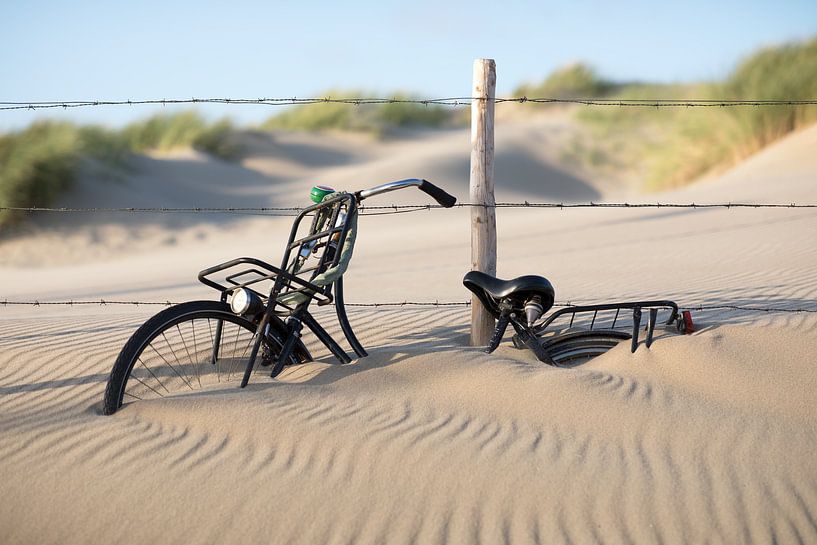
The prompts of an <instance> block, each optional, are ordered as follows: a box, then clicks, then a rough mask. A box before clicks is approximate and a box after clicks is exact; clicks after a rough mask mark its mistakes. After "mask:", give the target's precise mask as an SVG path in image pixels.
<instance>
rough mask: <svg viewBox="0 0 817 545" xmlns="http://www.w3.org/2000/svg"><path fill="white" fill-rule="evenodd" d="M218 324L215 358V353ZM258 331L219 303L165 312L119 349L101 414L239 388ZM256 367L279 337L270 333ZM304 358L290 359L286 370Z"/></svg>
mask: <svg viewBox="0 0 817 545" xmlns="http://www.w3.org/2000/svg"><path fill="white" fill-rule="evenodd" d="M219 322H220V323H221V324H222V327H221V335H220V337H219V343H218V351H217V354H218V356H217V357H216V358H215V361H214V362H213V358H212V356H213V347H214V345H215V344H216V343H215V339H216V337H217V336H218V329H217V324H218V323H219ZM256 330H257V325H256V324H255V323H253V322H251V321H249V320H247V319H245V318H243V317H241V316H237V315H236V314H234V313H233V312H232V311H231V310H230V307H229V305H227V304H226V303H222V302H220V301H190V302H187V303H181V304H178V305H174V306H172V307H170V308H167V309H165V310H163V311H161V312H159V313H158V314H156V315H155V316H153V317H152V318H150V319H149V320H147V321H146V322H145V323H144V324H142V325H141V326H140V327H139V328H138V329H137V330H136V331H135V332H134V333H133V335H131V337H130V339H128V341H127V342H126V343H125V345H124V346H123V347H122V350H121V351H120V352H119V356H118V357H117V358H116V362H115V363H114V365H113V368H112V369H111V374H110V377H109V379H108V384H107V385H106V387H105V395H104V399H103V404H102V413H103V414H105V415H111V414H114V413H115V412H116V411H117V410H118V409H119V408H120V407H121V406H122V404H123V401H124V398H125V397H128V398H129V399H133V400H146V399H157V398H162V397H168V396H170V395H173V394H176V393H179V392H183V391H188V392H189V391H196V390H201V389H204V388H207V387H210V386H212V385H214V384H216V385H218V384H229V383H235V384H238V383H240V381H241V378H242V375H243V373H244V368H245V365H246V362H247V358H248V357H249V353H250V351H251V350H252V344H253V343H252V341H253V338H254V336H255V332H256ZM267 339H268V341H270V340H271V341H272V344H270V342H268V341H265V343H264V345H262V347H263V348H264V350H263V352H264V354H263V355H262V352H259V357H258V360H257V364H256V373H259V374H260V373H261V372H264V373H265V374H266V373H268V372H269V371H268V370H266V371H261V370H259V369H262V370H263V368H262V367H261V366H260V365H258V364H259V363H261V364H263V363H264V362H263V359H264V358H266V359H267V361H269V360H270V359H274V357H275V350H276V349H277V350H278V351H279V352H280V348H281V345H282V344H283V343H282V340H281V336H280V334H278V332H276V331H274V330H270V331H269V332H268V335H267ZM302 359H303V358H302V357H300V355H299V354H297V353H293V355H292V356H290V358H289V361H288V362H287V363H288V364H294V363H298V361H301V360H302Z"/></svg>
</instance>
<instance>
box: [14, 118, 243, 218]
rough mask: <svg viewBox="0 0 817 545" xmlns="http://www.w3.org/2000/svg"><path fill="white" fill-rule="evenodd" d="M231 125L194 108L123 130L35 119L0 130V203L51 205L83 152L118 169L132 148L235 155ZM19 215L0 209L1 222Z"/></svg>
mask: <svg viewBox="0 0 817 545" xmlns="http://www.w3.org/2000/svg"><path fill="white" fill-rule="evenodd" d="M233 132H234V129H233V126H232V124H231V123H230V122H229V121H228V120H222V121H218V122H216V123H207V122H206V121H205V120H204V119H203V118H202V117H200V116H199V115H198V114H196V113H194V112H183V113H180V114H176V115H172V116H154V117H151V118H150V119H147V120H146V121H139V122H136V123H132V124H130V125H128V126H127V127H125V128H124V129H122V130H119V131H117V130H112V129H106V128H103V127H99V126H96V125H91V126H82V127H78V126H76V125H73V124H71V123H56V122H50V121H47V122H38V123H34V124H32V125H31V126H29V127H28V128H26V129H24V130H22V131H19V132H16V133H11V134H6V135H0V206H3V207H31V206H50V205H51V204H53V202H54V201H55V199H56V198H57V197H58V196H59V195H61V194H62V193H63V192H64V191H66V190H67V189H69V188H70V187H71V185H73V184H74V182H75V179H76V176H77V171H78V169H79V165H80V163H81V161H82V158H83V157H91V158H93V159H96V160H97V161H100V162H102V163H105V164H108V165H112V166H114V167H118V168H125V167H126V166H127V159H128V156H129V155H130V154H131V153H132V152H143V151H147V150H154V149H159V150H167V149H172V148H176V147H187V146H189V147H193V148H194V149H197V150H200V151H203V152H205V153H208V154H210V155H213V156H215V157H219V158H222V159H228V160H231V159H235V158H237V157H238V155H239V149H238V147H237V146H236V144H234V142H233V139H232V133H233ZM21 217H22V214H21V213H17V212H15V211H9V210H0V226H3V225H9V224H11V223H13V222H15V221H17V220H18V219H20V218H21Z"/></svg>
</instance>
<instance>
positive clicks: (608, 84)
mask: <svg viewBox="0 0 817 545" xmlns="http://www.w3.org/2000/svg"><path fill="white" fill-rule="evenodd" d="M619 86H620V85H618V84H616V83H613V82H612V81H609V80H606V79H604V78H602V77H601V76H600V75H599V74H598V72H596V70H595V68H593V67H592V66H590V65H587V64H584V63H573V64H569V65H567V66H565V67H562V68H559V69H557V70H555V71H554V72H553V73H551V74H550V75H549V76H548V77H547V78H545V80H544V81H542V82H541V83H537V84H525V85H521V86H519V87H517V88H516V89H514V96H517V97H521V96H525V97H528V98H567V99H570V98H591V97H592V98H600V97H603V96H606V95H608V94H610V93H611V92H613V91H615V90H616V89H617V88H618V87H619Z"/></svg>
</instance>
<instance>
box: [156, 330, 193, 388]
mask: <svg viewBox="0 0 817 545" xmlns="http://www.w3.org/2000/svg"><path fill="white" fill-rule="evenodd" d="M162 338H163V339H164V340H165V343H166V344H167V347H168V348H170V353H171V354H173V358H174V359H175V360H176V365H178V366H179V369H184V364H183V363H182V362H181V360H179V356H177V355H176V351H175V350H174V349H173V345H172V344H170V341H168V340H167V336H166V335H165V332H164V331H162ZM165 361H167V360H165ZM167 364H168V365H170V362H167ZM170 368H171V369H173V370H174V371H175V370H176V369H175V368H174V367H173V366H172V365H170ZM179 377H180V378H181V379H182V380H183V381H184V383H185V384H187V386H188V387H189V388H190V389H191V390H194V389H195V388H193V385H192V384H190V381H189V380H188V379H187V375H186V374H185V375H184V376H182V374H181V373H179Z"/></svg>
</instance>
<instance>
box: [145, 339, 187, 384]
mask: <svg viewBox="0 0 817 545" xmlns="http://www.w3.org/2000/svg"><path fill="white" fill-rule="evenodd" d="M148 346H150V348H151V349H152V350H153V352H155V353H156V355H157V356H159V357H160V358H162V360H164V362H165V363H166V364H167V366H168V367H170V368H171V369H173V371H174V372H175V373H176V374H177V375H179V378H180V379H182V382H184V383H185V384H187V383H186V382H185V380H184V377H183V376H182V374H181V373H179V371H177V370H176V368H175V367H173V365H172V364H171V363H170V362H169V361H167V359H166V358H165V357H164V356H163V355H162V354H160V353H159V351H158V350H156V348H155V347H154V346H153V344H150V345H148ZM187 385H188V386H190V384H187ZM190 389H191V390H192V389H193V387H192V386H190Z"/></svg>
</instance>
